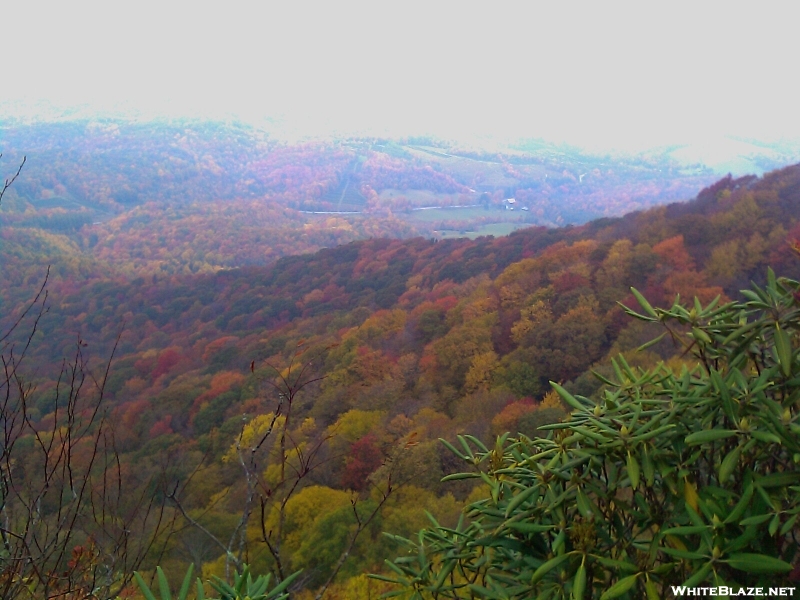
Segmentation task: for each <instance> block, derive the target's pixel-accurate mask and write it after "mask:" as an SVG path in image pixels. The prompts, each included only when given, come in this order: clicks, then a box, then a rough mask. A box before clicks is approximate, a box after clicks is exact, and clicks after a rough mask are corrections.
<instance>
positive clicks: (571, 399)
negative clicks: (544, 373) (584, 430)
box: [550, 381, 587, 411]
mask: <svg viewBox="0 0 800 600" xmlns="http://www.w3.org/2000/svg"><path fill="white" fill-rule="evenodd" d="M550 385H551V386H553V389H554V390H555V391H556V393H558V395H559V396H561V398H562V399H563V400H564V402H566V403H567V404H569V405H570V406H571V407H572V408H575V409H577V410H580V411H585V410H587V407H586V406H585V405H583V404H581V403H580V402H578V400H577V398H575V396H573V395H572V394H570V393H569V392H568V391H567V390H565V389H564V388H563V387H561V386H560V385H558V384H557V383H556V382H555V381H551V382H550Z"/></svg>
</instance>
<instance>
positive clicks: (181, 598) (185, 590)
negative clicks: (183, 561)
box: [178, 563, 194, 600]
mask: <svg viewBox="0 0 800 600" xmlns="http://www.w3.org/2000/svg"><path fill="white" fill-rule="evenodd" d="M193 574H194V563H189V568H188V569H186V576H185V577H184V578H183V584H182V585H181V589H180V591H179V592H178V600H186V596H188V595H189V587H190V586H191V585H192V575H193Z"/></svg>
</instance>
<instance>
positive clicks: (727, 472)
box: [719, 446, 742, 483]
mask: <svg viewBox="0 0 800 600" xmlns="http://www.w3.org/2000/svg"><path fill="white" fill-rule="evenodd" d="M741 453H742V447H741V446H736V448H734V449H733V450H731V451H730V452H728V455H727V456H726V457H725V458H724V459H722V464H720V466H719V481H720V483H725V482H726V481H728V479H730V478H731V475H733V470H734V469H735V468H736V465H737V464H738V463H739V455H740V454H741Z"/></svg>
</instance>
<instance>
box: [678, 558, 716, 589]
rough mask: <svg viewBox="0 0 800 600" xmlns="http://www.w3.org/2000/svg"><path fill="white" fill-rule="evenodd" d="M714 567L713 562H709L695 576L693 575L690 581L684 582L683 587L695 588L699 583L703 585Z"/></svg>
mask: <svg viewBox="0 0 800 600" xmlns="http://www.w3.org/2000/svg"><path fill="white" fill-rule="evenodd" d="M713 565H714V563H713V562H707V563H706V564H704V565H703V566H702V568H701V569H700V570H699V571H697V572H696V573H695V574H694V575H692V576H691V577H690V578H689V579H687V580H686V581H684V582H683V585H685V586H686V587H695V586H696V585H697V584H698V583H702V582H703V581H705V580H706V577H708V574H709V573H710V572H711V568H712V566H713Z"/></svg>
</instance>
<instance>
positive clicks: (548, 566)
mask: <svg viewBox="0 0 800 600" xmlns="http://www.w3.org/2000/svg"><path fill="white" fill-rule="evenodd" d="M569 558H570V554H562V555H560V556H556V557H555V558H551V559H550V560H548V561H547V562H546V563H544V564H543V565H542V566H541V567H539V568H538V569H536V571H534V573H533V577H531V585H533V584H534V583H537V582H538V581H540V580H541V579H542V578H543V577H544V576H545V575H547V574H548V573H549V572H550V571H552V570H553V569H555V568H556V567H557V566H558V565H560V564H561V563H563V562H564V561H565V560H569Z"/></svg>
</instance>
